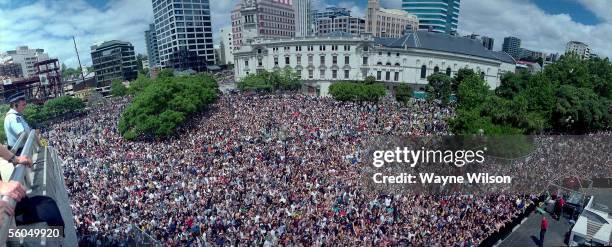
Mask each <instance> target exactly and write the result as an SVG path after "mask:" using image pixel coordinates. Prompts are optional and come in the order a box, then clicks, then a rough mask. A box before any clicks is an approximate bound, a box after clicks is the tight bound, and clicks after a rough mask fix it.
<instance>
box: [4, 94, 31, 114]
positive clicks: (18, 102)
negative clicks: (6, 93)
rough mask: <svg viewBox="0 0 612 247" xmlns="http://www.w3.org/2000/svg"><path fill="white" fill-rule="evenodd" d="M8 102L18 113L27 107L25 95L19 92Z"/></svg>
mask: <svg viewBox="0 0 612 247" xmlns="http://www.w3.org/2000/svg"><path fill="white" fill-rule="evenodd" d="M8 102H9V104H10V105H11V108H13V109H15V111H17V112H19V113H21V112H23V110H24V109H25V107H26V106H27V102H26V99H25V94H24V93H22V92H17V93H15V94H13V95H12V96H11V97H10V98H9V99H8Z"/></svg>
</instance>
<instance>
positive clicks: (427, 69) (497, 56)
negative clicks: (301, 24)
mask: <svg viewBox="0 0 612 247" xmlns="http://www.w3.org/2000/svg"><path fill="white" fill-rule="evenodd" d="M234 57H235V61H236V64H235V67H234V74H235V78H236V79H237V80H240V79H242V78H244V77H245V76H247V75H249V74H252V73H257V72H258V71H262V70H268V71H273V70H280V69H283V68H285V67H289V68H291V69H293V70H294V71H296V72H297V73H298V75H299V76H300V77H301V78H302V80H304V81H305V82H306V84H310V85H318V86H321V85H329V83H331V82H334V81H345V80H363V79H365V77H366V76H374V77H375V78H376V79H377V80H378V81H381V82H386V83H408V84H410V85H412V86H413V87H415V88H416V89H423V88H424V86H425V85H427V83H428V82H427V76H429V75H431V74H433V73H435V72H440V73H446V74H447V75H450V76H454V75H455V74H456V73H457V71H459V69H461V68H469V69H473V70H474V71H476V72H477V73H480V74H481V76H483V77H484V78H485V80H486V81H487V83H488V84H489V85H490V86H491V88H496V87H497V86H499V83H500V77H501V75H502V74H504V73H505V72H514V70H515V67H516V61H515V60H514V59H513V58H512V57H511V56H510V55H508V54H506V53H503V52H497V51H489V50H487V49H486V48H485V47H483V46H482V44H481V43H480V42H478V41H475V40H471V39H468V38H462V37H457V36H450V35H447V34H443V33H433V32H425V31H417V32H415V33H408V34H406V35H404V36H402V37H400V38H373V37H372V36H371V35H361V36H327V37H305V38H290V39H256V40H254V41H253V42H252V43H251V45H247V46H243V47H242V48H241V49H240V50H238V51H236V52H234ZM323 87H325V86H323ZM319 88H320V91H319V92H324V91H326V90H327V88H322V87H319Z"/></svg>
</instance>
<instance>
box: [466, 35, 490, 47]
mask: <svg viewBox="0 0 612 247" xmlns="http://www.w3.org/2000/svg"><path fill="white" fill-rule="evenodd" d="M463 37H465V38H469V39H473V40H479V41H480V42H481V43H482V46H484V47H485V48H487V50H490V51H492V50H493V44H494V42H495V40H494V39H493V38H490V37H487V36H482V37H480V35H478V34H470V35H465V36H463Z"/></svg>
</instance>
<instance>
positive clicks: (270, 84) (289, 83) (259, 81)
mask: <svg viewBox="0 0 612 247" xmlns="http://www.w3.org/2000/svg"><path fill="white" fill-rule="evenodd" d="M237 87H238V89H240V90H241V91H251V92H260V93H270V92H275V91H296V90H299V89H300V88H301V87H302V83H301V82H300V78H299V76H298V74H297V73H296V72H295V71H293V70H292V69H290V68H285V69H283V70H279V71H274V72H268V71H265V70H264V71H261V72H259V73H257V74H250V75H248V76H246V77H245V78H243V79H242V80H241V81H239V82H238V84H237Z"/></svg>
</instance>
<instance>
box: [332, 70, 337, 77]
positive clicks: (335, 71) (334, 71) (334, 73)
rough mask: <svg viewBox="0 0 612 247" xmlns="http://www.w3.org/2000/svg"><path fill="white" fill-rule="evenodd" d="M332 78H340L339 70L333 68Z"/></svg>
mask: <svg viewBox="0 0 612 247" xmlns="http://www.w3.org/2000/svg"><path fill="white" fill-rule="evenodd" d="M332 78H334V79H336V78H338V71H337V70H332Z"/></svg>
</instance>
